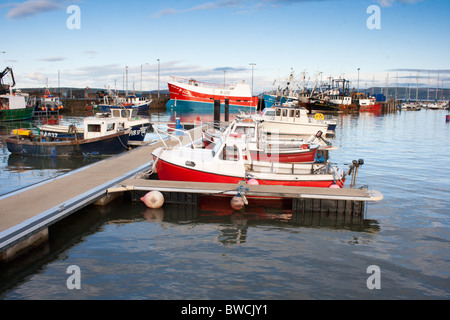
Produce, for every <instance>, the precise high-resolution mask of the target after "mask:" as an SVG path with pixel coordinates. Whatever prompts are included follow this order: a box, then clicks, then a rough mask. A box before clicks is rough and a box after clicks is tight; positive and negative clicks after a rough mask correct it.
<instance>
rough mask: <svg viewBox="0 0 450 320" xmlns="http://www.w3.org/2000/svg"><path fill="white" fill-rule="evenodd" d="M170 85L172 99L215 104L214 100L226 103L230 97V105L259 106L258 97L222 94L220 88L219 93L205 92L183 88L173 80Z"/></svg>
mask: <svg viewBox="0 0 450 320" xmlns="http://www.w3.org/2000/svg"><path fill="white" fill-rule="evenodd" d="M168 86H169V93H170V99H171V100H177V101H191V102H201V103H207V104H211V105H214V100H220V103H221V104H225V99H228V103H229V105H230V106H237V107H254V108H256V107H257V106H258V100H259V99H258V97H251V96H233V95H225V94H221V93H220V90H217V93H203V92H199V91H194V90H190V89H187V88H183V87H181V86H179V85H177V84H175V83H171V82H169V83H168Z"/></svg>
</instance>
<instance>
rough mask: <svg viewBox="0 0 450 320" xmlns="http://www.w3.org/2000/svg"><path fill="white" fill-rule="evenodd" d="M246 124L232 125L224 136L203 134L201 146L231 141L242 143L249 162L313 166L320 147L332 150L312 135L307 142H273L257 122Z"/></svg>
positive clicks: (282, 140) (206, 132) (211, 130)
mask: <svg viewBox="0 0 450 320" xmlns="http://www.w3.org/2000/svg"><path fill="white" fill-rule="evenodd" d="M246 120H247V121H239V120H235V121H233V122H232V123H231V125H230V126H228V128H227V129H226V130H225V131H224V132H221V131H220V130H214V129H210V130H207V131H205V132H203V143H204V144H205V146H208V145H210V144H214V143H215V141H217V139H225V140H226V139H227V137H230V138H232V139H234V141H236V142H237V141H239V140H238V139H241V140H240V141H241V147H242V148H244V149H245V148H246V149H248V152H249V153H250V156H251V159H253V160H257V161H275V162H283V163H287V162H289V163H291V162H294V163H297V162H314V161H315V160H316V154H317V150H318V149H319V147H321V148H323V149H328V148H330V149H331V147H330V146H328V145H325V146H323V145H322V146H321V145H319V144H318V143H313V142H315V140H316V139H318V138H317V137H316V136H314V135H312V136H310V137H309V138H308V139H276V138H275V136H274V135H267V133H266V132H263V131H262V130H261V128H260V123H259V122H258V121H253V120H250V119H246ZM246 158H247V155H246V154H244V159H246Z"/></svg>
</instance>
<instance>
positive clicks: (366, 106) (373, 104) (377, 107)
mask: <svg viewBox="0 0 450 320" xmlns="http://www.w3.org/2000/svg"><path fill="white" fill-rule="evenodd" d="M359 111H372V112H373V111H381V102H377V100H376V98H375V97H368V98H364V99H359Z"/></svg>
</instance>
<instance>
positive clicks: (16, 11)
mask: <svg viewBox="0 0 450 320" xmlns="http://www.w3.org/2000/svg"><path fill="white" fill-rule="evenodd" d="M61 8H62V4H61V3H60V2H58V1H54V0H28V1H25V2H22V3H16V4H13V8H12V9H11V10H10V11H9V12H8V14H7V15H6V17H7V18H9V19H21V18H26V17H31V16H35V15H38V14H40V13H43V12H48V11H53V10H58V9H61Z"/></svg>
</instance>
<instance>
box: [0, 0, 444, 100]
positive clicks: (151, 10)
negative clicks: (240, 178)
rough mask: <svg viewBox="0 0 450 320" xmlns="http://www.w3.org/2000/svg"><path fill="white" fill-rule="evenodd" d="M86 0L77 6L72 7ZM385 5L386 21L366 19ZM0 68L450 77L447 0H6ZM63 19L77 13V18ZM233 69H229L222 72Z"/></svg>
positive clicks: (103, 77) (69, 76) (147, 74)
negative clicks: (74, 25) (376, 26)
mask: <svg viewBox="0 0 450 320" xmlns="http://www.w3.org/2000/svg"><path fill="white" fill-rule="evenodd" d="M71 5H75V6H78V8H79V10H80V15H79V16H76V18H78V17H79V18H80V19H76V20H71V18H73V17H75V16H74V15H73V14H74V12H73V11H69V13H68V12H67V8H68V7H69V6H71ZM371 5H375V6H377V7H378V8H379V13H380V15H379V16H377V18H379V19H378V20H376V21H379V26H380V28H379V29H369V28H368V26H367V20H368V19H370V18H371V17H372V16H373V11H370V12H369V13H368V12H367V9H368V7H369V6H371ZM0 15H1V19H0V21H1V22H0V27H1V30H3V41H1V44H0V52H2V53H0V68H1V69H3V68H4V67H5V66H6V65H7V66H11V67H13V70H14V75H15V77H16V82H17V87H43V86H45V84H46V82H47V79H48V83H49V85H50V86H57V85H58V71H59V74H60V85H61V86H74V87H81V88H84V87H86V86H89V87H91V88H104V87H105V86H110V87H111V88H114V87H117V88H118V89H122V88H124V81H123V80H124V77H125V72H126V71H125V70H126V66H128V88H129V90H132V89H133V88H135V89H136V90H138V91H139V90H140V88H141V68H142V79H143V81H142V88H143V89H144V90H154V89H157V86H158V82H157V70H158V62H157V59H160V79H161V82H160V87H161V89H167V81H168V80H170V76H181V77H188V78H189V77H194V78H196V79H197V80H199V81H209V82H218V83H223V81H224V77H225V81H226V82H227V83H233V82H236V81H242V80H245V81H246V82H248V83H251V81H252V66H251V65H250V63H255V66H254V70H253V72H254V77H253V81H254V88H255V93H256V92H260V91H262V90H270V89H272V87H273V83H274V80H276V79H277V78H278V77H285V76H287V75H288V74H289V72H290V71H291V68H292V69H293V70H294V71H295V74H296V75H297V76H300V74H301V73H302V72H306V79H307V80H308V79H309V83H310V84H311V83H312V82H313V81H314V79H316V77H317V75H318V72H322V74H321V77H322V79H323V80H325V79H326V78H327V77H329V76H332V77H335V78H337V77H344V78H346V79H350V80H351V81H352V86H354V87H356V86H357V79H358V71H357V69H358V68H360V71H359V79H360V82H359V83H360V88H365V87H370V86H372V83H374V84H375V85H381V86H385V85H386V81H388V82H389V85H390V86H395V85H396V82H397V79H398V82H399V84H400V85H404V84H406V85H407V84H408V83H409V81H410V80H409V79H410V78H412V85H414V86H415V84H416V77H417V76H418V77H419V80H418V82H419V85H421V86H428V83H430V86H434V87H435V86H436V82H437V76H438V71H439V79H440V81H439V86H442V81H444V82H443V83H444V86H446V87H448V80H449V76H450V65H449V60H450V59H449V58H448V54H449V52H450V50H449V49H450V35H449V30H450V29H449V21H450V20H449V19H450V18H449V17H450V1H448V0H361V1H356V0H278V1H277V0H239V1H237V0H199V1H189V0H182V1H178V0H177V1H172V0H164V1H136V0H128V1H116V0H109V1H106V0H95V1H94V0H69V1H64V0H63V1H56V0H27V1H24V0H20V1H19V0H6V1H5V0H3V1H1V2H0ZM67 20H70V21H72V22H74V21H79V27H80V28H79V29H69V28H68V26H67ZM224 71H225V72H224Z"/></svg>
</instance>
